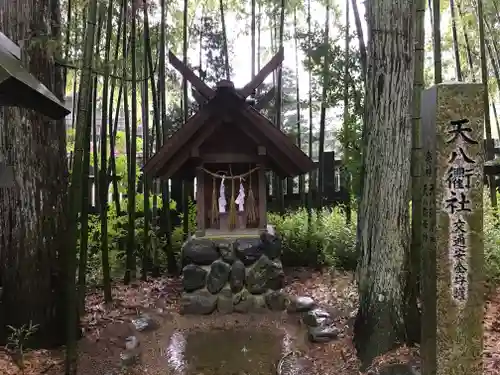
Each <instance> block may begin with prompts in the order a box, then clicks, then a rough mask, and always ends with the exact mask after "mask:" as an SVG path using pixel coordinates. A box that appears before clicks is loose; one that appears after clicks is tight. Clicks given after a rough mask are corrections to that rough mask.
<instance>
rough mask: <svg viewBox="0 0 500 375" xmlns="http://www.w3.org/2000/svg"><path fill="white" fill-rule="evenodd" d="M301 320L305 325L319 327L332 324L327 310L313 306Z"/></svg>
mask: <svg viewBox="0 0 500 375" xmlns="http://www.w3.org/2000/svg"><path fill="white" fill-rule="evenodd" d="M302 321H303V322H304V324H305V325H306V326H309V327H319V326H325V325H330V324H332V323H333V318H332V317H331V315H330V314H329V313H328V312H327V311H325V310H323V309H319V308H315V309H312V310H310V311H308V312H307V313H305V315H304V316H303V317H302Z"/></svg>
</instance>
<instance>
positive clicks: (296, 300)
mask: <svg viewBox="0 0 500 375" xmlns="http://www.w3.org/2000/svg"><path fill="white" fill-rule="evenodd" d="M315 307H316V302H314V300H313V299H312V298H311V297H305V296H299V297H291V298H290V304H289V305H288V308H287V311H288V312H290V313H296V312H307V311H309V310H312V309H314V308H315Z"/></svg>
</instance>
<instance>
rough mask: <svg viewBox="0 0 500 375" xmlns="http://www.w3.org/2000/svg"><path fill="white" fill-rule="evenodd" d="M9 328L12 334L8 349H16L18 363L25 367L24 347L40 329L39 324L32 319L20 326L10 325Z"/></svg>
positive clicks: (20, 366) (8, 339)
mask: <svg viewBox="0 0 500 375" xmlns="http://www.w3.org/2000/svg"><path fill="white" fill-rule="evenodd" d="M7 328H8V329H9V330H10V335H9V337H8V338H7V345H6V349H8V350H13V351H14V354H15V357H14V358H15V360H16V362H17V365H18V366H19V368H21V369H24V349H25V347H26V345H27V344H28V341H29V338H30V337H31V336H33V335H34V334H35V333H36V331H37V330H38V324H33V322H32V321H31V320H30V322H29V324H28V325H26V324H23V325H22V326H21V327H19V328H16V327H13V326H10V325H9V326H7Z"/></svg>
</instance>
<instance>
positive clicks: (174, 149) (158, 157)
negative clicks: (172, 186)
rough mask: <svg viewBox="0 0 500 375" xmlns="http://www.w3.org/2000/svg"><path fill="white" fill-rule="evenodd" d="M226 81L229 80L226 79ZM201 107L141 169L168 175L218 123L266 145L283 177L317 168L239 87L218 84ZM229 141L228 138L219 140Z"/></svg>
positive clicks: (183, 163)
mask: <svg viewBox="0 0 500 375" xmlns="http://www.w3.org/2000/svg"><path fill="white" fill-rule="evenodd" d="M226 83H229V82H226ZM205 94H206V95H205V97H207V96H208V95H210V96H209V97H208V99H207V101H206V103H205V104H204V105H203V106H202V107H201V109H200V110H199V111H198V112H196V113H195V114H194V115H193V116H191V117H190V118H189V119H188V120H187V122H186V123H185V124H184V125H183V126H182V127H181V128H179V129H178V130H177V131H176V132H175V133H173V134H172V135H171V136H170V138H168V139H167V140H166V142H165V143H164V145H163V146H162V147H161V148H160V149H159V150H158V152H157V153H156V154H155V155H154V156H153V157H152V158H151V159H149V161H148V162H147V163H146V165H145V166H144V168H143V171H144V173H145V174H149V175H150V176H153V177H164V178H170V177H172V175H174V174H175V173H176V172H178V171H179V170H180V169H182V168H183V167H184V166H186V165H187V164H189V161H190V159H191V150H192V149H193V148H196V147H200V146H201V145H202V144H203V142H204V141H205V140H207V139H208V137H209V136H210V135H212V134H213V133H214V131H215V130H216V129H218V128H219V127H220V126H223V125H224V126H228V124H227V123H228V122H230V123H231V126H237V127H239V129H240V130H241V131H242V132H243V133H244V134H245V135H246V136H247V137H248V138H250V139H252V141H253V142H255V143H256V144H258V145H262V146H264V147H265V148H266V160H268V162H269V163H268V165H269V166H271V169H272V170H274V171H275V172H276V173H278V174H279V175H280V176H282V177H291V176H297V175H301V174H304V173H307V172H310V171H312V170H313V169H315V168H316V166H315V163H314V162H313V161H312V160H311V159H310V158H309V157H308V156H307V155H306V154H305V153H304V152H303V151H302V150H301V149H300V148H298V147H297V146H296V145H295V143H294V142H293V141H292V140H291V138H290V137H289V136H287V135H286V134H284V133H283V132H282V131H281V130H280V129H279V128H277V127H276V126H275V125H274V124H273V123H272V121H270V120H269V119H268V118H267V117H265V116H264V115H262V114H261V113H260V112H258V111H257V110H256V109H255V108H254V107H253V106H252V105H251V104H250V103H248V102H246V101H245V95H244V94H242V93H241V90H236V89H234V87H232V86H231V84H230V83H229V84H225V85H220V86H219V87H218V88H217V89H216V90H215V91H212V93H208V92H207V93H205ZM220 141H221V142H231V139H228V138H225V139H221V140H220Z"/></svg>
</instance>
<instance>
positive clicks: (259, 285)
mask: <svg viewBox="0 0 500 375" xmlns="http://www.w3.org/2000/svg"><path fill="white" fill-rule="evenodd" d="M284 277H285V273H284V271H283V265H282V264H281V262H280V261H279V260H271V259H269V258H268V257H267V256H265V255H263V256H261V257H260V258H259V260H258V261H257V262H256V263H255V264H254V265H253V266H252V268H251V269H250V270H249V271H248V275H247V279H246V286H247V289H248V290H249V291H250V293H252V294H262V293H265V292H266V291H267V290H268V289H273V290H278V289H281V288H282V287H283V281H284Z"/></svg>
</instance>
